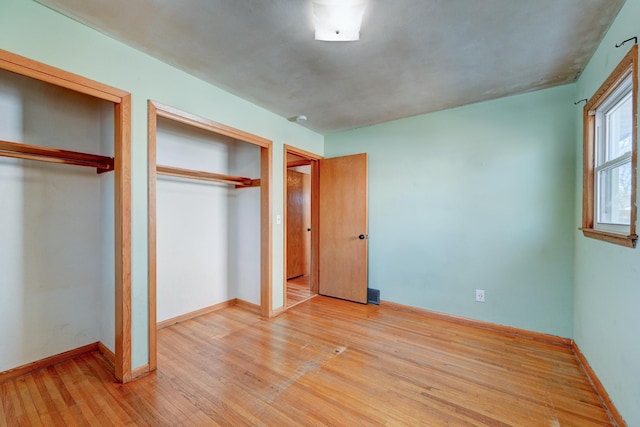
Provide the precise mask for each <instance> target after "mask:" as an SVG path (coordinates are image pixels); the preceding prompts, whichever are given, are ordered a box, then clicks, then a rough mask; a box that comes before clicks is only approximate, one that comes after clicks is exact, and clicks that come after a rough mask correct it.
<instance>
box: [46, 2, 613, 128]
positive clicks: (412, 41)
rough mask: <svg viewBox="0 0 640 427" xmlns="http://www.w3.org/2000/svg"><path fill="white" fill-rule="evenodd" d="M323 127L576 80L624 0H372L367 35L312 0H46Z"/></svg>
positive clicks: (162, 57)
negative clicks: (335, 33)
mask: <svg viewBox="0 0 640 427" xmlns="http://www.w3.org/2000/svg"><path fill="white" fill-rule="evenodd" d="M38 1H39V2H40V3H42V4H44V5H47V6H49V7H51V8H52V9H54V10H57V11H59V12H61V13H63V14H65V15H67V16H70V17H72V18H74V19H76V20H78V21H80V22H82V23H84V24H86V25H88V26H90V27H93V28H95V29H97V30H99V31H101V32H103V33H106V34H108V35H110V36H112V37H113V38H115V39H118V40H121V41H123V42H124V43H126V44H128V45H130V46H133V47H135V48H137V49H139V50H141V51H144V52H147V53H148V54H150V55H152V56H155V57H156V58H159V59H160V60H162V61H164V62H166V63H168V64H171V65H174V66H176V67H178V68H181V69H183V70H184V71H186V72H188V73H190V74H192V75H194V76H197V77H199V78H201V79H202V80H205V81H208V82H211V83H213V84H214V85H216V86H218V87H221V88H224V89H226V90H228V91H229V92H231V93H234V94H236V95H238V96H240V97H242V98H244V99H247V100H250V101H252V102H254V103H255V104H258V105H260V106H262V107H264V108H266V109H268V110H271V111H273V112H274V113H276V114H279V115H281V116H282V117H285V118H289V117H292V116H295V115H298V114H304V115H306V116H308V118H309V120H308V121H307V122H306V123H304V124H303V125H304V126H306V127H308V128H310V129H312V130H314V131H317V132H319V133H322V134H327V133H332V132H336V131H341V130H346V129H352V128H357V127H361V126H366V125H371V124H375V123H381V122H385V121H389V120H394V119H398V118H402V117H408V116H413V115H417V114H421V113H427V112H432V111H437V110H442V109H446V108H451V107H455V106H460V105H465V104H470V103H474V102H479V101H484V100H488V99H494V98H499V97H503V96H507V95H513V94H518V93H523V92H527V91H532V90H537V89H542V88H547V87H551V86H555V85H560V84H565V83H570V82H573V81H575V79H576V77H577V76H578V74H579V73H580V71H581V70H582V69H583V67H584V66H585V65H586V63H587V61H588V60H589V58H590V57H591V55H592V54H593V51H594V50H595V48H596V47H597V45H598V43H599V42H600V40H601V39H602V37H603V35H604V33H605V32H606V30H607V29H608V28H609V25H610V24H611V22H612V21H613V19H614V18H615V16H616V14H617V12H618V11H619V10H620V8H621V7H622V4H623V3H624V0H368V6H367V10H366V12H365V15H364V18H363V22H362V30H361V33H360V41H358V42H344V43H329V42H318V41H315V40H314V30H313V18H312V8H311V2H310V0H179V1H178V0H93V1H87V0H38Z"/></svg>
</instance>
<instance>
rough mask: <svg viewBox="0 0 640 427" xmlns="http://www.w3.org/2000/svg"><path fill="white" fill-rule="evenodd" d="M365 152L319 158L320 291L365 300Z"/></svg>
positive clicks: (366, 191) (325, 293) (355, 299)
mask: <svg viewBox="0 0 640 427" xmlns="http://www.w3.org/2000/svg"><path fill="white" fill-rule="evenodd" d="M367 194H368V185H367V154H355V155H352V156H345V157H335V158H331V159H323V160H320V230H319V238H320V253H319V264H320V265H319V270H320V273H319V276H320V277H319V279H320V280H319V293H320V294H321V295H327V296H331V297H336V298H342V299H346V300H350V301H356V302H360V303H366V302H367V246H368V245H367V205H368V202H367Z"/></svg>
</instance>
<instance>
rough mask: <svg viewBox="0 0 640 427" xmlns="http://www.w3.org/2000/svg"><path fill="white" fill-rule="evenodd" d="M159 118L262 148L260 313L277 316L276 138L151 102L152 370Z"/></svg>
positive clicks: (152, 359)
mask: <svg viewBox="0 0 640 427" xmlns="http://www.w3.org/2000/svg"><path fill="white" fill-rule="evenodd" d="M158 117H162V118H165V119H169V120H173V121H175V122H178V123H182V124H185V125H187V126H192V127H194V128H198V129H202V130H205V131H207V132H211V133H214V134H217V135H223V136H227V137H230V138H233V139H236V140H239V141H242V142H247V143H249V144H253V145H257V146H258V147H260V315H261V316H262V317H265V318H270V317H273V315H274V312H273V308H272V306H273V304H272V293H273V292H272V279H271V276H272V269H271V265H272V259H273V258H272V253H271V252H272V249H271V248H272V246H273V245H272V242H273V229H272V222H271V218H272V215H271V185H270V179H271V164H272V157H273V143H272V141H270V140H268V139H265V138H262V137H260V136H257V135H253V134H251V133H248V132H245V131H242V130H239V129H235V128H232V127H230V126H226V125H223V124H220V123H217V122H214V121H212V120H209V119H206V118H204V117H200V116H196V115H194V114H190V113H187V112H184V111H181V110H179V109H177V108H173V107H170V106H168V105H164V104H161V103H159V102H156V101H152V100H149V101H148V148H147V149H148V152H147V153H148V186H149V188H148V202H149V205H148V206H149V224H148V225H149V228H148V232H149V235H148V239H149V263H148V268H149V271H148V274H149V366H148V371H149V372H151V371H154V370H156V369H157V367H158V359H157V342H158V340H157V326H156V325H157V319H156V308H157V305H156V303H157V295H156V280H157V276H156V255H157V254H156V179H157V177H156V166H157V164H156V151H157V150H156V146H157V128H158Z"/></svg>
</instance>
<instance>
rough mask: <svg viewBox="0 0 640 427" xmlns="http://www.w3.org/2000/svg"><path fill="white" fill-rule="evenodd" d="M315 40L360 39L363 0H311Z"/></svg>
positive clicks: (341, 40) (364, 5)
mask: <svg viewBox="0 0 640 427" xmlns="http://www.w3.org/2000/svg"><path fill="white" fill-rule="evenodd" d="M312 4H313V21H314V24H315V26H316V40H321V41H329V42H347V41H356V40H360V25H361V24H362V15H363V14H364V9H365V7H366V5H367V4H366V1H365V0H312Z"/></svg>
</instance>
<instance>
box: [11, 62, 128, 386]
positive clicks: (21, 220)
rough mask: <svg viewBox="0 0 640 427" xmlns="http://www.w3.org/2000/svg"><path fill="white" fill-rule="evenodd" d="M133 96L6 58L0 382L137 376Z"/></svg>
mask: <svg viewBox="0 0 640 427" xmlns="http://www.w3.org/2000/svg"><path fill="white" fill-rule="evenodd" d="M129 129H130V95H129V94H128V93H127V92H124V91H121V90H118V89H115V88H112V87H109V86H106V85H103V84H101V83H98V82H94V81H91V80H89V79H86V78H83V77H80V76H76V75H73V74H71V73H68V72H65V71H62V70H59V69H57V68H54V67H50V66H48V65H45V64H41V63H38V62H36V61H32V60H30V59H27V58H24V57H21V56H18V55H15V54H12V53H10V52H7V51H3V50H0V198H1V199H2V206H3V207H2V209H0V236H2V238H1V239H0V271H1V272H2V273H1V278H0V325H1V326H0V348H2V349H3V351H1V352H0V381H2V380H5V379H9V378H13V377H15V376H18V375H21V374H24V373H27V372H30V371H32V370H34V369H38V368H41V367H46V366H50V365H52V364H54V363H57V362H60V361H63V360H65V359H67V358H70V357H74V356H77V355H80V354H83V353H87V352H93V351H100V352H101V353H102V354H103V355H104V356H105V358H106V359H108V360H109V362H110V363H111V364H112V365H113V374H114V376H115V377H116V379H117V380H118V381H121V382H127V381H129V380H131V379H132V372H131V353H130V350H131V330H130V325H131V312H130V305H131V304H130V292H131V282H130V277H131V273H130V271H131V264H130V259H131V256H130V250H131V242H130V235H131V231H130V221H131V219H130V211H131V210H130V178H129V177H130V163H129V162H130V159H129V147H130V137H129V134H130V132H129Z"/></svg>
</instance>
